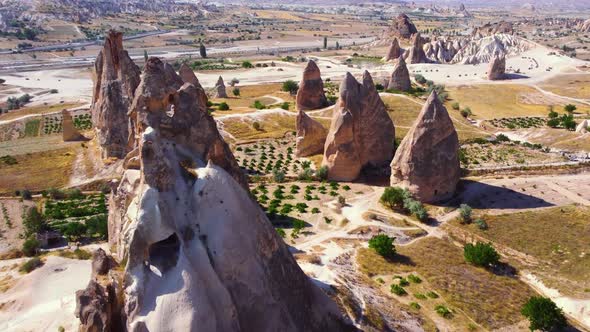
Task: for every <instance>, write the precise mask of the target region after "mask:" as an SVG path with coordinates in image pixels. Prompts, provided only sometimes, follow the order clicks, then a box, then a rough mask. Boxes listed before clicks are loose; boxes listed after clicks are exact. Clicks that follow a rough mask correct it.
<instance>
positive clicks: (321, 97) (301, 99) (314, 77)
mask: <svg viewBox="0 0 590 332" xmlns="http://www.w3.org/2000/svg"><path fill="white" fill-rule="evenodd" d="M296 103H297V109H299V110H304V111H307V110H315V109H319V108H324V107H326V106H328V100H327V99H326V95H325V94H324V82H323V81H322V77H321V74H320V68H318V66H317V65H316V63H315V61H313V60H309V62H308V63H307V66H306V67H305V70H304V71H303V78H302V79H301V82H300V83H299V90H297V97H296Z"/></svg>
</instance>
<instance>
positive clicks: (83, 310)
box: [75, 280, 113, 332]
mask: <svg viewBox="0 0 590 332" xmlns="http://www.w3.org/2000/svg"><path fill="white" fill-rule="evenodd" d="M112 309H113V308H112V306H111V303H110V301H109V294H108V291H107V290H106V289H105V288H103V287H102V286H101V285H100V284H99V283H98V282H96V281H95V280H91V281H90V283H89V284H88V286H87V287H86V289H84V290H79V291H77V292H76V311H75V315H76V317H78V318H79V319H80V328H79V331H88V332H90V331H104V332H107V331H111V319H112V314H113V312H112Z"/></svg>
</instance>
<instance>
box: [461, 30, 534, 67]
mask: <svg viewBox="0 0 590 332" xmlns="http://www.w3.org/2000/svg"><path fill="white" fill-rule="evenodd" d="M533 46H534V45H533V44H532V43H531V42H529V41H527V40H524V39H522V38H520V37H517V36H513V35H510V34H495V35H492V36H488V37H484V38H481V39H473V40H471V41H469V42H468V43H467V44H466V45H464V46H463V47H462V48H461V50H460V51H459V52H457V54H456V55H455V56H454V57H453V59H452V61H451V62H452V63H461V64H468V65H476V64H480V63H487V62H490V60H491V59H492V58H493V56H494V55H496V54H503V55H505V56H513V55H518V54H520V53H523V52H525V51H528V50H530V49H531V48H532V47H533Z"/></svg>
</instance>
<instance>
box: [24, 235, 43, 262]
mask: <svg viewBox="0 0 590 332" xmlns="http://www.w3.org/2000/svg"><path fill="white" fill-rule="evenodd" d="M40 245H41V243H39V241H37V239H35V238H32V237H31V238H29V239H27V240H26V241H25V242H24V243H23V248H22V252H23V253H24V254H25V256H28V257H31V256H35V255H36V254H37V250H38V249H39V246H40Z"/></svg>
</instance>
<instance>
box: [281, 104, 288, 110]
mask: <svg viewBox="0 0 590 332" xmlns="http://www.w3.org/2000/svg"><path fill="white" fill-rule="evenodd" d="M281 108H282V109H284V110H285V111H288V110H289V102H284V103H282V104H281Z"/></svg>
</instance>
